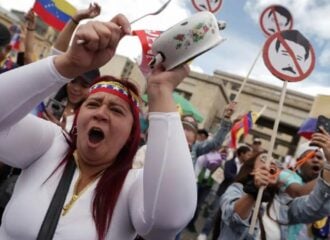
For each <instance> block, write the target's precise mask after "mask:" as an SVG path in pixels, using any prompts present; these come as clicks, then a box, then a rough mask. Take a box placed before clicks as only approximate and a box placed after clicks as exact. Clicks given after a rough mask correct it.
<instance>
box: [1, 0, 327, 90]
mask: <svg viewBox="0 0 330 240" xmlns="http://www.w3.org/2000/svg"><path fill="white" fill-rule="evenodd" d="M198 1H199V2H201V1H202V0H198ZM33 2H34V1H33V0H15V1H13V0H0V6H1V7H4V8H6V9H8V10H9V9H17V10H22V11H27V10H28V9H29V8H30V7H31V6H32V5H33ZM69 2H71V3H72V4H73V5H74V6H75V7H76V8H87V7H88V4H89V3H90V1H88V0H70V1H69ZM96 2H97V3H99V4H100V5H101V7H102V12H101V15H100V16H99V17H98V18H97V19H99V20H108V19H111V17H112V16H114V15H115V14H116V13H123V14H124V15H126V16H127V17H128V19H129V20H133V19H135V18H137V17H139V16H141V15H143V14H145V13H147V12H150V11H155V10H157V9H158V8H159V7H160V6H161V5H162V4H163V3H164V2H166V0H120V1H118V0H99V1H96ZM272 4H280V5H282V6H284V7H286V8H287V9H288V10H289V11H290V12H291V14H292V16H293V20H294V25H293V28H294V29H297V30H299V31H300V32H301V33H302V34H303V35H304V36H305V37H306V38H307V39H308V40H309V41H310V43H311V44H312V46H313V48H314V50H315V55H316V64H315V69H314V71H313V72H312V74H311V75H310V76H309V77H308V78H307V79H305V80H303V81H301V82H297V83H289V84H288V88H289V89H294V90H297V91H302V92H304V93H307V94H311V95H317V94H327V95H328V94H330V44H329V43H328V42H329V40H330V31H329V27H330V16H329V12H330V1H329V0H295V1H293V0H267V1H265V0H223V2H222V7H221V9H220V11H218V12H217V13H216V18H217V19H218V20H224V21H226V22H227V28H226V29H225V30H224V31H222V36H223V37H224V38H226V39H227V40H226V41H225V42H223V43H221V44H220V45H219V46H217V47H216V48H214V49H212V50H211V51H209V52H207V53H205V54H203V55H201V56H199V57H198V58H196V59H195V60H194V61H193V62H192V69H193V70H195V71H198V72H203V73H206V74H210V75H212V74H213V72H214V71H215V70H221V71H225V72H229V73H232V74H237V75H240V76H243V77H244V76H246V74H247V73H248V71H249V69H250V68H251V65H252V63H253V61H254V60H255V58H256V57H257V55H258V52H259V51H260V50H261V48H262V46H263V44H264V42H265V41H266V37H265V36H264V34H263V32H262V31H261V28H260V26H259V16H260V14H261V12H262V11H263V10H264V9H265V8H266V7H268V6H270V5H272ZM194 13H196V10H195V9H194V7H193V4H192V2H191V0H172V1H171V3H170V4H169V6H168V7H167V8H166V9H165V10H164V11H163V12H162V13H161V14H159V15H158V16H150V17H147V18H145V19H143V20H141V21H139V22H137V23H135V24H134V25H132V29H134V30H139V29H149V30H166V29H167V28H169V27H171V26H172V25H174V24H176V23H177V22H179V21H181V20H183V19H185V18H187V17H188V16H191V15H192V14H194ZM118 53H119V54H121V55H125V56H128V57H130V58H132V59H136V58H137V57H138V56H139V54H140V53H141V47H140V45H139V42H138V40H137V38H135V37H126V38H125V39H124V40H123V41H122V42H121V44H120V46H119V49H118ZM251 77H252V78H253V79H255V80H259V81H263V82H267V83H273V84H275V85H278V86H282V81H280V80H278V79H277V78H275V77H273V75H272V74H271V73H270V72H269V71H268V69H267V68H266V67H265V65H264V62H263V59H262V58H261V57H260V58H259V59H258V61H257V63H256V65H255V67H254V68H253V71H252V74H251Z"/></svg>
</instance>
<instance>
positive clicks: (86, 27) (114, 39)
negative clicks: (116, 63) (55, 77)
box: [54, 14, 131, 78]
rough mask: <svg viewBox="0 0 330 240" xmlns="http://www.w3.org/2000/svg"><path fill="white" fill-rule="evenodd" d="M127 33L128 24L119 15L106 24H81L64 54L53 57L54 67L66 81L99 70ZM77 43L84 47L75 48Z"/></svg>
mask: <svg viewBox="0 0 330 240" xmlns="http://www.w3.org/2000/svg"><path fill="white" fill-rule="evenodd" d="M130 33H131V30H130V23H129V22H128V20H127V18H126V17H125V16H124V15H122V14H118V15H117V16H115V17H114V18H113V19H112V20H111V21H110V22H100V21H90V22H88V23H86V24H83V25H81V26H79V27H78V29H77V31H76V34H75V36H74V39H73V42H72V46H71V47H70V48H69V49H68V51H67V52H66V53H65V54H62V55H59V56H56V57H55V60H54V63H55V67H56V69H57V70H58V71H59V73H60V74H61V75H63V76H64V77H67V78H74V77H76V76H79V75H80V74H82V73H84V72H87V71H89V70H92V69H96V68H99V67H101V66H103V65H104V64H106V63H107V62H108V61H109V60H111V58H112V57H113V56H114V55H115V52H116V49H117V46H118V43H119V41H120V40H121V39H122V38H123V37H124V36H125V35H127V34H130ZM78 40H81V41H83V42H84V44H79V43H78Z"/></svg>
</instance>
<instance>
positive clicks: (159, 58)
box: [148, 52, 165, 68]
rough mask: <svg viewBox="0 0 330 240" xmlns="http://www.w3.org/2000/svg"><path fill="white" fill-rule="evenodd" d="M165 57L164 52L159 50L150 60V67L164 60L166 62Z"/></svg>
mask: <svg viewBox="0 0 330 240" xmlns="http://www.w3.org/2000/svg"><path fill="white" fill-rule="evenodd" d="M164 60H165V58H164V57H163V54H162V53H160V52H158V53H157V54H156V55H155V56H154V57H153V58H152V60H151V61H150V62H149V64H148V65H149V66H150V68H154V67H155V66H157V65H158V64H161V63H162V62H164Z"/></svg>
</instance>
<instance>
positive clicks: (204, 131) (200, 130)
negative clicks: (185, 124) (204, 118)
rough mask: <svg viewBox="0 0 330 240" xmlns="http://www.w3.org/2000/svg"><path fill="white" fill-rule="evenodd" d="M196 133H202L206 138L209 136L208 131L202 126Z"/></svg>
mask: <svg viewBox="0 0 330 240" xmlns="http://www.w3.org/2000/svg"><path fill="white" fill-rule="evenodd" d="M197 134H204V135H205V136H206V138H208V137H209V132H208V131H206V129H205V128H203V129H198V131H197Z"/></svg>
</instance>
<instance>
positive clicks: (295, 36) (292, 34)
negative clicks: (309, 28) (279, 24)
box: [275, 30, 310, 60]
mask: <svg viewBox="0 0 330 240" xmlns="http://www.w3.org/2000/svg"><path fill="white" fill-rule="evenodd" d="M280 34H281V36H282V37H283V38H284V39H286V40H289V41H293V42H295V43H297V44H299V45H301V46H303V47H304V49H305V51H306V54H305V60H306V59H307V58H308V56H309V48H310V44H309V42H308V40H307V39H306V38H305V37H304V36H303V35H302V34H301V33H300V32H299V31H297V30H288V31H282V32H281V33H280ZM279 48H280V40H278V39H277V41H276V44H275V49H276V52H278V49H279Z"/></svg>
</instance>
